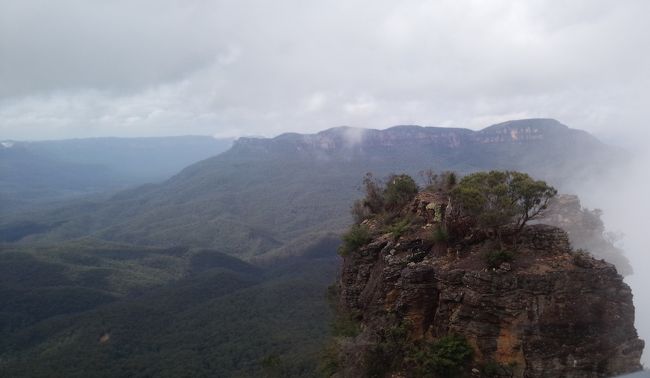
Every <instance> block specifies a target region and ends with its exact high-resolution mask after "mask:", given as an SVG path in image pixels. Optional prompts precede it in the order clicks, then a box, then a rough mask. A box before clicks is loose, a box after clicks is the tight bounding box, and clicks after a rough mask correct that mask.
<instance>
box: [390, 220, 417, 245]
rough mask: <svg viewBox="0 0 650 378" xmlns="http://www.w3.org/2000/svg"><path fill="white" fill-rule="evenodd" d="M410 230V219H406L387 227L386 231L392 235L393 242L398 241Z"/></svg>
mask: <svg viewBox="0 0 650 378" xmlns="http://www.w3.org/2000/svg"><path fill="white" fill-rule="evenodd" d="M410 228H411V219H410V218H408V217H406V218H403V219H399V220H398V221H397V222H395V223H393V224H392V225H390V226H388V227H387V229H386V230H387V231H388V232H390V233H391V234H392V235H393V238H394V239H395V240H397V239H399V238H400V237H401V236H402V235H404V233H406V232H407V231H408V230H409V229H410Z"/></svg>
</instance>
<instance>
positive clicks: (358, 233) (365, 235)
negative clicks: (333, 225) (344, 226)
mask: <svg viewBox="0 0 650 378" xmlns="http://www.w3.org/2000/svg"><path fill="white" fill-rule="evenodd" d="M370 240H372V235H371V234H370V230H369V229H368V227H367V226H365V225H362V224H355V225H353V226H352V227H350V229H349V230H348V232H346V233H345V234H343V244H341V246H340V247H339V254H340V255H341V256H346V255H348V254H349V253H350V252H352V251H356V250H357V249H359V248H361V247H362V246H363V245H366V244H368V243H369V242H370Z"/></svg>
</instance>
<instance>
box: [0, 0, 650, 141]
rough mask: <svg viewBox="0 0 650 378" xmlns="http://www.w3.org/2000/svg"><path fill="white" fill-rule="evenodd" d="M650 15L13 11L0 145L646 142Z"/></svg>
mask: <svg viewBox="0 0 650 378" xmlns="http://www.w3.org/2000/svg"><path fill="white" fill-rule="evenodd" d="M648 14H650V2H648V1H646V0H624V1H611V0H608V1H604V0H567V1H562V2H557V1H550V0H547V1H541V0H528V1H522V0H491V1H489V2H488V1H481V0H441V1H419V0H411V1H408V2H397V1H384V0H372V1H370V0H358V1H355V0H342V1H339V0H331V1H318V2H317V1H305V0H281V1H262V0H236V1H235V0H220V1H218V0H217V1H201V0H144V1H137V0H136V1H134V0H114V1H88V0H58V1H56V2H54V1H49V0H42V1H39V0H3V1H1V2H0V83H1V84H0V139H18V140H38V139H63V138H73V137H95V136H127V137H128V136H165V135H186V134H199V135H214V136H216V137H237V136H244V135H260V136H274V135H277V134H280V133H282V132H288V131H293V132H316V131H319V130H323V129H326V128H330V127H335V126H341V125H348V126H356V127H367V128H386V127H390V126H393V125H398V124H419V125H426V126H454V127H467V128H471V129H480V128H483V127H485V126H488V125H490V124H493V123H497V122H500V121H505V120H510V119H520V118H528V117H550V118H556V119H558V120H560V121H561V122H563V123H565V124H567V125H569V126H571V127H574V128H580V129H585V130H588V131H590V132H592V133H594V134H596V135H597V136H601V137H602V138H605V139H608V140H612V141H614V142H619V141H624V142H630V141H636V140H638V138H637V137H636V135H639V134H643V135H644V136H647V132H646V130H645V112H646V110H645V108H647V106H646V105H647V104H648V103H650V102H649V100H650V95H649V94H648V91H647V88H648V87H649V84H650V49H648V46H650V23H648V22H647V15H648ZM630 135H635V136H634V137H629V136H630Z"/></svg>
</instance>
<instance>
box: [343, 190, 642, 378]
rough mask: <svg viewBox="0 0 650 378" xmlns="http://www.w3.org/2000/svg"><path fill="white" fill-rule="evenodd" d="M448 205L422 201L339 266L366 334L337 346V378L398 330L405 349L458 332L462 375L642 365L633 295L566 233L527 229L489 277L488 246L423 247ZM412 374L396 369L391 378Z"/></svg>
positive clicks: (360, 369)
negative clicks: (408, 225)
mask: <svg viewBox="0 0 650 378" xmlns="http://www.w3.org/2000/svg"><path fill="white" fill-rule="evenodd" d="M432 201H433V202H432ZM436 201H437V203H436ZM431 204H433V206H432V205H431ZM445 207H446V206H445V203H444V198H435V197H432V196H430V195H429V196H428V197H427V195H423V194H420V195H419V196H418V198H417V199H416V200H415V202H414V204H413V206H412V207H411V209H410V211H411V212H415V213H416V214H417V213H419V216H421V217H422V218H424V220H425V221H424V222H423V223H424V225H418V226H415V227H414V228H413V229H412V230H411V231H410V232H409V233H408V234H406V235H403V236H402V237H400V238H399V239H397V240H396V239H394V238H393V236H392V235H390V234H384V235H381V236H378V237H376V238H374V239H373V240H372V241H371V242H370V243H369V244H367V245H365V246H363V247H361V248H360V249H359V250H358V251H356V252H355V253H351V254H350V255H348V256H346V257H345V258H344V263H343V270H342V275H341V279H340V283H339V289H340V297H339V301H340V307H341V309H342V311H345V312H346V313H348V314H350V315H352V316H354V317H355V318H356V319H357V320H358V321H359V322H360V324H361V329H362V331H361V333H360V334H359V335H358V336H356V337H354V338H349V339H347V340H346V341H345V342H344V343H343V347H342V351H341V353H340V355H341V356H342V363H341V366H340V371H339V373H338V375H339V376H342V377H360V376H367V375H368V374H367V372H368V370H369V366H367V364H368V361H369V360H368V358H367V355H368V353H369V352H370V351H371V350H372V348H373V345H376V344H377V342H378V341H379V340H380V339H381V335H383V334H385V333H386V331H387V330H388V329H390V328H391V327H395V326H396V325H399V324H407V325H408V340H410V341H412V342H417V341H418V340H436V339H439V338H440V337H442V336H445V335H450V334H456V335H462V336H464V337H465V338H466V339H467V341H468V342H469V344H470V345H471V346H472V349H473V350H474V356H473V360H472V362H471V363H470V365H469V366H467V367H466V369H465V373H464V374H465V375H466V376H488V375H486V374H485V373H484V372H485V366H486V365H487V364H492V365H493V366H497V365H498V366H501V367H507V368H506V369H504V370H502V373H503V374H504V375H498V374H500V373H498V372H497V373H493V374H496V375H490V376H514V377H610V376H615V375H618V374H623V373H628V372H634V371H637V370H639V369H641V365H640V357H641V354H642V351H643V347H644V342H643V341H642V340H640V339H639V338H638V336H637V333H636V330H635V328H634V306H633V303H632V293H631V290H630V288H629V287H628V286H627V285H626V284H625V283H624V282H623V279H622V277H621V276H620V275H619V274H618V273H617V271H616V268H615V267H614V266H613V265H611V264H609V263H607V262H604V261H600V260H596V259H594V258H592V257H591V256H590V255H588V254H586V253H584V252H575V251H574V250H572V248H571V246H570V243H569V239H568V236H567V234H566V232H564V231H563V230H561V229H559V228H556V227H552V226H547V225H533V226H527V227H526V228H525V230H524V231H523V234H522V235H521V236H520V237H519V239H518V241H517V242H518V245H519V247H518V250H517V253H516V257H515V259H514V260H513V261H512V262H510V263H503V264H501V265H500V266H499V267H498V268H497V269H487V268H486V263H485V253H486V252H487V251H489V250H492V249H493V248H494V245H491V243H490V241H488V240H481V238H480V237H473V236H469V237H467V238H465V239H464V241H463V242H462V243H455V244H453V245H448V243H447V242H445V241H443V242H440V241H439V242H428V241H427V240H429V239H428V238H427V235H428V234H430V233H431V230H432V228H433V227H435V221H434V219H437V220H440V219H441V216H436V214H435V212H436V211H439V212H440V211H442V212H447V213H449V209H448V208H445ZM443 218H444V217H443ZM442 221H443V222H444V221H447V222H448V221H449V220H442ZM431 222H434V223H433V224H432V223H431ZM366 225H367V226H368V227H370V228H371V229H374V230H377V227H378V225H376V224H373V222H371V221H366ZM413 375H414V374H413V372H412V371H410V370H409V366H408V362H404V363H403V364H401V365H398V367H397V368H396V369H393V371H391V372H390V373H388V375H387V376H394V377H409V376H413Z"/></svg>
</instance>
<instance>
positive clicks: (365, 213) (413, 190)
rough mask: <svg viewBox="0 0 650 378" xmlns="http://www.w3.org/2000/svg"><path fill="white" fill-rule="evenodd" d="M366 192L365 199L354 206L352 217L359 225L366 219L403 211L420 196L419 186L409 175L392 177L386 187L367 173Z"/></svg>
mask: <svg viewBox="0 0 650 378" xmlns="http://www.w3.org/2000/svg"><path fill="white" fill-rule="evenodd" d="M363 186H364V189H365V192H366V195H365V197H364V198H362V199H360V200H358V201H356V202H355V203H354V205H353V206H352V215H353V216H354V218H355V221H356V222H357V223H361V222H362V221H363V220H364V219H368V218H371V217H373V216H376V215H380V214H385V213H387V212H388V213H395V212H398V211H399V210H401V209H402V208H403V207H404V206H406V204H408V203H409V202H410V201H411V200H413V198H414V197H415V196H416V195H417V194H418V190H419V189H418V185H417V184H416V183H415V180H413V178H412V177H411V176H409V175H406V174H400V175H391V176H389V177H388V179H387V180H386V184H385V185H384V184H383V183H382V182H380V181H378V180H377V179H375V178H374V177H373V175H372V174H371V173H367V174H366V176H365V177H364V179H363Z"/></svg>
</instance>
